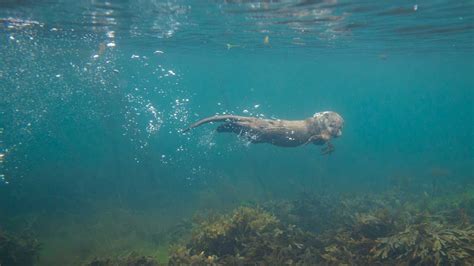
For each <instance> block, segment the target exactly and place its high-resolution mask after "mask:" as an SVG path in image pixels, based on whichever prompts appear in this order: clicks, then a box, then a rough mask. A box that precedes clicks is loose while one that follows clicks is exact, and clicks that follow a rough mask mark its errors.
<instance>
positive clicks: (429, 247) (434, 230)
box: [371, 222, 474, 265]
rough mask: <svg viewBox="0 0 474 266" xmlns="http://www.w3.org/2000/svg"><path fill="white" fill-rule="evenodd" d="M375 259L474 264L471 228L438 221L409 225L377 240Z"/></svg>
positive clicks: (436, 263)
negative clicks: (400, 230)
mask: <svg viewBox="0 0 474 266" xmlns="http://www.w3.org/2000/svg"><path fill="white" fill-rule="evenodd" d="M376 242H377V244H376V246H375V247H374V248H373V249H372V250H371V253H372V254H373V259H374V260H382V261H385V262H391V263H396V264H406V265H415V264H416V265H448V264H450V265H454V264H462V265H472V264H474V229H473V227H472V226H469V227H466V228H460V227H452V226H449V225H445V224H440V223H437V222H426V223H419V224H413V225H408V226H407V228H406V229H405V230H404V231H402V232H399V233H396V234H395V235H393V236H390V237H385V238H380V239H377V240H376Z"/></svg>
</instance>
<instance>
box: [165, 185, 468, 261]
mask: <svg viewBox="0 0 474 266" xmlns="http://www.w3.org/2000/svg"><path fill="white" fill-rule="evenodd" d="M468 200H469V199H468ZM462 202H465V200H463V201H462ZM462 202H457V203H456V204H455V205H449V204H448V205H446V204H443V205H442V208H441V207H440V208H439V209H437V208H436V206H431V208H430V209H429V210H430V212H431V213H429V212H426V210H424V209H421V207H423V206H424V203H423V200H420V199H418V200H417V199H415V198H405V199H400V198H399V197H397V196H396V195H395V194H391V193H387V194H384V195H379V196H364V197H351V198H350V200H347V199H345V198H344V197H331V198H324V197H319V196H314V195H304V197H303V198H302V199H299V200H295V201H280V202H271V203H268V204H265V205H264V207H262V208H261V207H240V208H238V209H236V210H234V212H233V213H232V214H227V215H221V216H217V217H210V218H208V219H206V220H203V221H201V222H199V223H197V225H196V226H195V227H194V230H193V233H192V235H191V237H190V239H189V241H188V242H187V243H186V244H185V245H179V246H176V247H174V249H173V251H172V253H171V256H170V261H169V262H170V264H171V265H175V264H193V263H196V264H218V265H219V264H221V265H224V264H248V263H256V264H259V263H263V264H314V263H320V264H366V265H367V264H389V265H394V264H404V265H444V264H474V260H473V258H474V229H473V227H472V226H471V225H470V222H469V217H466V213H467V211H465V210H463V209H462V207H461V206H463V203H462ZM446 208H448V209H450V211H447V209H446ZM452 209H458V210H459V211H454V212H453V211H452ZM463 213H464V219H458V217H452V216H459V215H460V217H461V216H462V214H463ZM471 218H472V217H471ZM456 221H458V222H456Z"/></svg>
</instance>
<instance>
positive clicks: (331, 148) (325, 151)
mask: <svg viewBox="0 0 474 266" xmlns="http://www.w3.org/2000/svg"><path fill="white" fill-rule="evenodd" d="M333 151H334V145H332V143H330V142H327V146H326V147H324V148H322V149H321V155H328V154H330V153H332V152H333Z"/></svg>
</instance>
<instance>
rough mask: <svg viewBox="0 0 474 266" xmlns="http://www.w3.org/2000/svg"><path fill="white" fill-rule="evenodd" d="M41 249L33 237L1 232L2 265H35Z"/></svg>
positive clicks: (0, 261) (0, 252)
mask: <svg viewBox="0 0 474 266" xmlns="http://www.w3.org/2000/svg"><path fill="white" fill-rule="evenodd" d="M40 247H41V245H40V244H39V242H38V241H37V240H36V239H35V238H33V237H31V236H28V235H21V236H14V235H11V234H8V233H5V232H2V231H0V265H33V264H34V263H35V262H36V261H37V260H38V258H39V251H40Z"/></svg>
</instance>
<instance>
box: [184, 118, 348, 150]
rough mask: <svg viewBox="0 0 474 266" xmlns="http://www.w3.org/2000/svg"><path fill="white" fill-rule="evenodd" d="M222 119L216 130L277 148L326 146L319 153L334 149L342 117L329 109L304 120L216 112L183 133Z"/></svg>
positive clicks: (340, 130) (341, 125)
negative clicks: (307, 145) (218, 113)
mask: <svg viewBox="0 0 474 266" xmlns="http://www.w3.org/2000/svg"><path fill="white" fill-rule="evenodd" d="M212 122H224V123H223V124H221V125H219V126H218V127H217V129H216V130H217V132H219V133H226V132H227V133H235V134H237V135H239V136H243V137H245V138H246V139H247V140H249V141H250V142H251V143H270V144H273V145H275V146H281V147H297V146H301V145H306V144H309V143H312V144H315V145H325V144H326V145H327V146H326V147H324V148H323V149H322V154H329V153H331V152H333V151H334V146H333V145H332V144H331V142H330V140H331V139H333V138H336V137H339V136H341V134H342V127H343V125H344V119H342V117H341V116H340V115H339V114H338V113H336V112H331V111H326V112H319V113H316V114H314V115H313V116H312V117H309V118H307V119H304V120H280V119H263V118H257V117H247V116H238V115H216V116H211V117H207V118H204V119H202V120H199V121H197V122H196V123H194V124H192V125H191V126H189V127H188V128H186V129H184V130H183V132H187V131H189V130H191V129H193V128H196V127H199V126H201V125H203V124H207V123H212Z"/></svg>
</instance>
